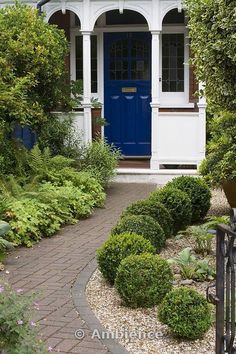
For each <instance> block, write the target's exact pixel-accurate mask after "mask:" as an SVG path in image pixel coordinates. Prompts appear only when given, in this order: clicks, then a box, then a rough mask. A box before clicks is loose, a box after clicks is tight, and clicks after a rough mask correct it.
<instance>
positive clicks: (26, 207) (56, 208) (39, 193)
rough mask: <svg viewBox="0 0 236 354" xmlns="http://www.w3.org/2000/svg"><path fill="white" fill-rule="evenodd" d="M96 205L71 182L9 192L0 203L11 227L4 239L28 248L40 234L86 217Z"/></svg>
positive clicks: (89, 195)
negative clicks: (11, 193)
mask: <svg viewBox="0 0 236 354" xmlns="http://www.w3.org/2000/svg"><path fill="white" fill-rule="evenodd" d="M16 197H17V198H16ZM95 204H96V201H95V200H94V199H93V197H92V195H91V194H88V193H84V192H82V191H81V190H80V188H78V187H76V186H74V185H73V184H72V182H70V181H68V182H65V183H64V185H62V186H56V185H53V184H51V183H50V182H47V183H43V184H40V185H38V186H36V187H35V189H33V191H32V192H26V191H23V192H22V193H18V194H15V197H14V196H11V195H9V196H8V198H6V201H5V204H4V205H3V206H2V218H3V219H4V220H6V221H7V222H9V224H10V226H11V230H10V231H9V232H8V234H7V239H8V240H10V241H12V242H14V243H15V244H17V245H25V246H28V247H30V246H32V244H33V243H35V242H38V241H39V240H40V239H41V238H42V237H45V236H46V237H47V236H52V235H53V234H55V233H56V231H58V230H59V229H60V227H61V225H63V224H66V223H74V222H75V221H76V220H78V219H80V218H84V217H87V216H89V215H90V214H91V213H92V210H93V207H94V206H95Z"/></svg>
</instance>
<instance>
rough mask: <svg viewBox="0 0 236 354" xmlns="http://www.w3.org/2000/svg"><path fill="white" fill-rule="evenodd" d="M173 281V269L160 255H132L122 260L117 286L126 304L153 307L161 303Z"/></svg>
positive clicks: (133, 306)
mask: <svg viewBox="0 0 236 354" xmlns="http://www.w3.org/2000/svg"><path fill="white" fill-rule="evenodd" d="M172 281H173V274H172V272H171V269H170V267H169V265H168V263H167V262H166V261H165V260H164V259H162V258H161V257H160V256H158V255H152V254H142V255H131V256H129V257H127V258H125V259H124V260H123V261H122V262H121V264H120V266H119V268H118V270H117V275H116V279H115V287H116V289H117V291H118V293H119V295H120V297H121V299H122V300H123V302H124V304H125V305H127V306H130V307H132V308H136V307H151V306H154V305H157V304H159V303H160V302H161V300H162V299H163V297H164V296H165V295H166V294H167V293H168V292H169V291H170V290H171V288H172Z"/></svg>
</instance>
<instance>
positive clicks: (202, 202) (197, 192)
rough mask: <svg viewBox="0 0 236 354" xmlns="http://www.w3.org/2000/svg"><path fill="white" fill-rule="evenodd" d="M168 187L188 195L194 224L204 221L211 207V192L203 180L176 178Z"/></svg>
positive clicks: (189, 177) (184, 177) (187, 177)
mask: <svg viewBox="0 0 236 354" xmlns="http://www.w3.org/2000/svg"><path fill="white" fill-rule="evenodd" d="M167 186H171V187H174V188H178V189H180V190H181V191H183V192H185V193H187V194H188V196H189V198H190V200H191V204H192V220H191V221H192V222H193V223H194V222H197V221H200V220H201V219H203V218H204V217H205V216H206V214H207V212H208V210H209V209H210V205H211V192H210V189H209V187H208V186H207V184H206V183H205V182H204V180H203V179H202V178H197V177H191V176H180V177H176V178H174V179H173V180H172V181H171V182H169V183H167Z"/></svg>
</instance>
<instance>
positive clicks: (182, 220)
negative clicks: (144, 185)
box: [150, 187, 192, 233]
mask: <svg viewBox="0 0 236 354" xmlns="http://www.w3.org/2000/svg"><path fill="white" fill-rule="evenodd" d="M150 200H151V201H152V202H153V203H155V202H158V203H162V204H164V206H165V207H166V208H167V210H168V211H169V213H170V215H171V217H172V218H173V220H174V232H175V233H177V232H178V231H179V230H184V229H185V228H186V227H187V226H188V225H189V224H190V223H191V219H192V205H191V200H190V198H189V197H188V195H187V193H185V192H182V191H181V190H179V189H177V188H173V187H164V188H162V189H159V190H156V191H155V192H153V193H151V195H150Z"/></svg>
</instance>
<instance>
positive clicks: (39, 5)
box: [37, 0, 51, 16]
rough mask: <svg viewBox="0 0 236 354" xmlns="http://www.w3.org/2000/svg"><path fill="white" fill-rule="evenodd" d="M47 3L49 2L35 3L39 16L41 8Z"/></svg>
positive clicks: (47, 0)
mask: <svg viewBox="0 0 236 354" xmlns="http://www.w3.org/2000/svg"><path fill="white" fill-rule="evenodd" d="M49 1H51V0H40V1H39V2H38V3H37V10H38V14H39V16H41V15H42V13H43V11H42V6H43V5H45V4H47V3H48V2H49Z"/></svg>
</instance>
